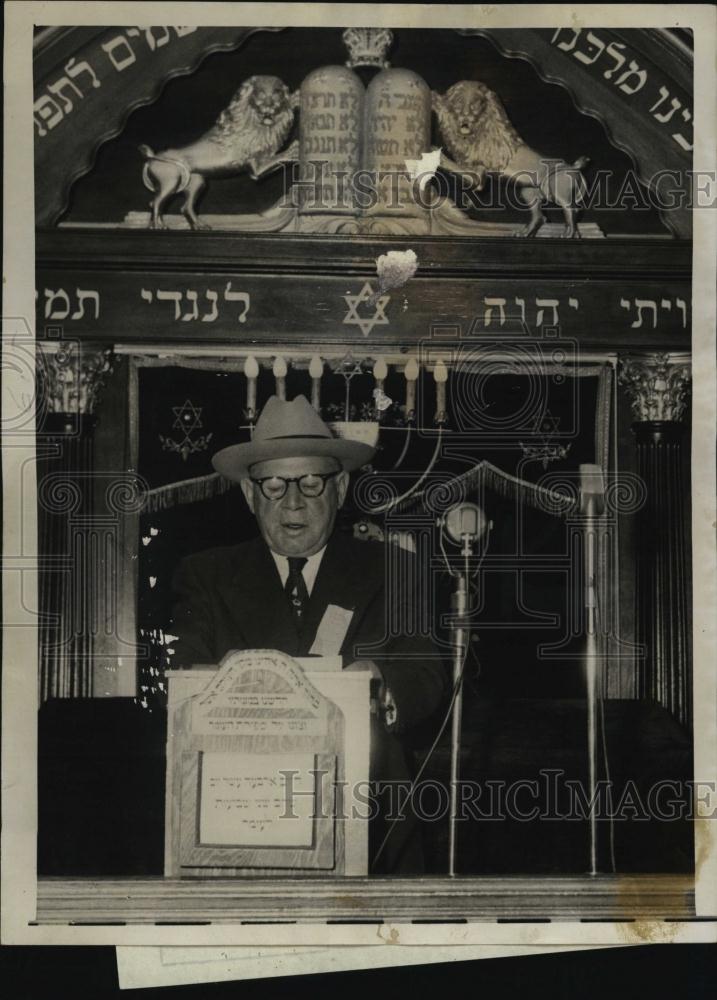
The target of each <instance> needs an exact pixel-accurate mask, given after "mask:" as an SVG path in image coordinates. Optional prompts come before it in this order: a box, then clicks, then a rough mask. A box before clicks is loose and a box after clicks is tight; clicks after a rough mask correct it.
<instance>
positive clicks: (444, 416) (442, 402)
mask: <svg viewBox="0 0 717 1000" xmlns="http://www.w3.org/2000/svg"><path fill="white" fill-rule="evenodd" d="M433 378H434V379H435V380H436V416H435V418H434V419H435V421H436V423H437V424H445V422H446V421H447V420H448V413H447V412H446V382H447V381H448V369H447V368H446V366H445V364H444V363H443V359H442V358H439V359H438V361H436V365H435V368H434V369H433Z"/></svg>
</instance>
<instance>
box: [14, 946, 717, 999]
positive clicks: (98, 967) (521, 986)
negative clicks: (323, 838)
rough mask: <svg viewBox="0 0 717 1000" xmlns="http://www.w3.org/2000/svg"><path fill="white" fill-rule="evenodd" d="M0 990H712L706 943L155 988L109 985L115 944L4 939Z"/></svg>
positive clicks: (193, 993) (585, 994) (40, 995)
mask: <svg viewBox="0 0 717 1000" xmlns="http://www.w3.org/2000/svg"><path fill="white" fill-rule="evenodd" d="M0 960H1V961H2V979H3V982H4V983H5V984H6V985H5V996H6V997H10V998H11V1000H62V998H65V997H68V998H73V1000H75V998H79V997H84V996H88V997H92V1000H106V998H109V997H112V998H116V1000H118V998H123V997H126V998H128V1000H129V998H131V997H137V998H138V1000H160V998H166V997H170V998H174V997H177V998H178V1000H212V998H214V997H216V998H224V997H237V996H239V995H240V996H241V998H242V1000H265V998H273V997H277V998H278V997H282V998H283V997H286V996H288V995H296V994H299V995H304V996H307V997H311V998H312V1000H335V998H336V997H337V996H341V997H342V998H345V1000H349V998H353V997H361V998H364V997H366V996H376V997H395V996H401V995H408V996H411V997H412V998H413V1000H422V998H424V997H426V998H430V1000H434V998H435V997H439V996H443V997H451V998H452V1000H463V998H464V997H465V998H468V997H477V996H481V997H489V998H490V1000H502V998H513V997H516V998H518V997H519V998H523V997H526V996H529V997H531V998H532V1000H539V998H542V997H545V998H551V1000H562V998H565V1000H573V998H574V997H576V996H577V997H580V998H581V1000H592V998H595V1000H598V998H599V1000H603V998H604V997H610V998H611V1000H622V998H625V1000H635V998H637V997H649V998H650V1000H663V998H664V1000H702V998H703V997H705V998H706V997H711V996H713V995H714V984H715V981H717V948H715V946H714V945H675V946H670V945H652V946H645V947H642V946H639V947H634V948H633V947H631V948H623V949H617V948H609V949H605V950H600V951H590V952H570V953H567V954H560V955H535V956H532V955H531V956H524V957H520V958H505V959H489V960H483V961H480V962H460V963H458V962H455V963H441V964H437V965H427V966H409V967H408V968H399V969H375V970H366V971H362V972H336V973H330V974H328V975H323V976H319V975H316V976H293V977H281V978H276V979H267V980H248V981H246V982H240V983H236V982H227V983H208V984H202V985H193V986H174V987H165V988H161V989H160V988H158V989H143V990H122V991H120V990H119V988H118V986H117V966H116V962H115V950H114V948H42V947H38V948H34V947H32V948H31V947H27V948H3V949H2V950H0Z"/></svg>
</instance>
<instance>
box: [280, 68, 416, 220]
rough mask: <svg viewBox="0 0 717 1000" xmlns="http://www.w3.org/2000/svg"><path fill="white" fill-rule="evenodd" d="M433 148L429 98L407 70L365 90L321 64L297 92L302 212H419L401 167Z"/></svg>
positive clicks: (347, 74)
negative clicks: (298, 101) (298, 92)
mask: <svg viewBox="0 0 717 1000" xmlns="http://www.w3.org/2000/svg"><path fill="white" fill-rule="evenodd" d="M430 148H431V92H430V89H429V87H428V85H427V84H426V83H425V81H424V80H423V79H422V78H421V77H420V76H419V75H418V74H417V73H413V72H412V71H410V70H404V69H384V70H382V71H381V72H380V73H379V74H378V75H377V76H376V77H375V79H373V80H372V81H371V83H370V84H369V86H368V89H366V88H364V85H363V83H362V82H361V80H360V78H359V76H358V75H357V74H356V73H355V72H354V71H353V70H352V69H347V68H346V67H344V66H322V67H321V68H320V69H317V70H314V72H313V73H310V74H309V75H308V76H307V77H306V79H305V80H304V81H303V83H302V84H301V88H300V114H299V178H300V182H301V183H300V184H299V186H298V196H299V214H300V215H302V216H321V215H322V214H323V215H326V216H328V217H335V216H337V215H338V216H340V215H342V214H343V215H347V216H361V215H371V216H373V215H377V214H379V215H386V214H388V215H391V214H397V215H401V216H403V215H413V214H419V215H420V214H421V211H422V209H421V206H420V205H419V204H417V203H416V198H415V190H414V182H413V180H412V179H411V177H410V176H409V173H408V168H407V164H406V161H407V160H418V159H420V157H421V156H422V154H423V153H426V152H428V151H429V150H430Z"/></svg>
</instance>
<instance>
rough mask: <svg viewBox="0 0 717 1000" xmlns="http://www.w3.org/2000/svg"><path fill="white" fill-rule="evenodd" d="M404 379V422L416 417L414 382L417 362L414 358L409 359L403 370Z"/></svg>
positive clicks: (416, 373)
mask: <svg viewBox="0 0 717 1000" xmlns="http://www.w3.org/2000/svg"><path fill="white" fill-rule="evenodd" d="M403 374H404V377H405V379H406V407H405V409H406V420H409V421H410V420H413V419H414V418H415V416H416V381H417V380H418V362H417V361H416V359H415V358H409V360H408V363H407V364H406V367H405V369H404V372H403Z"/></svg>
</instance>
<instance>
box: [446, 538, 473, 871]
mask: <svg viewBox="0 0 717 1000" xmlns="http://www.w3.org/2000/svg"><path fill="white" fill-rule="evenodd" d="M461 543H462V549H461V555H462V556H463V569H462V571H461V572H459V573H458V575H457V576H456V589H455V591H454V592H453V594H452V595H451V611H452V612H453V615H452V621H451V634H452V646H453V690H454V692H455V695H454V702H453V715H452V719H451V782H450V814H449V819H448V874H449V875H450V876H451V877H453V876H454V875H455V874H456V820H457V818H458V776H459V770H460V753H461V722H462V716H463V671H464V667H465V662H466V656H467V654H468V641H469V638H470V629H469V627H468V625H467V623H466V614H467V611H468V577H469V572H468V560H469V559H470V557H471V556H472V555H473V539H472V536H471V535H469V534H465V533H464V534H462V535H461Z"/></svg>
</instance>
